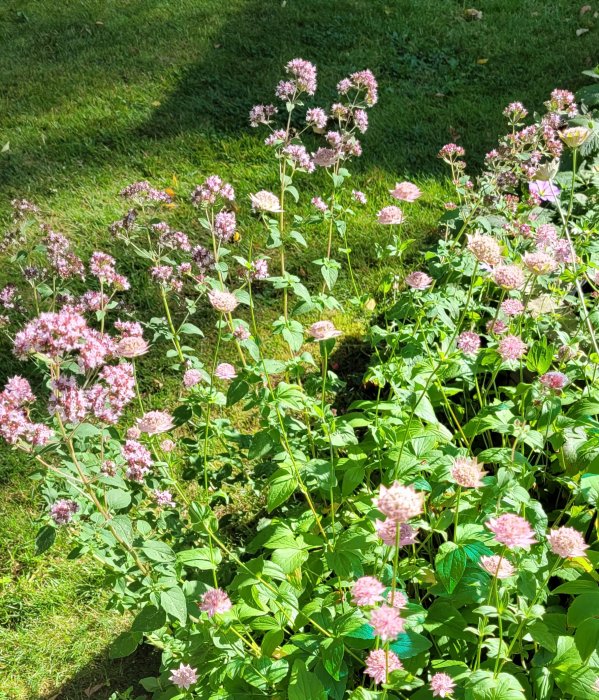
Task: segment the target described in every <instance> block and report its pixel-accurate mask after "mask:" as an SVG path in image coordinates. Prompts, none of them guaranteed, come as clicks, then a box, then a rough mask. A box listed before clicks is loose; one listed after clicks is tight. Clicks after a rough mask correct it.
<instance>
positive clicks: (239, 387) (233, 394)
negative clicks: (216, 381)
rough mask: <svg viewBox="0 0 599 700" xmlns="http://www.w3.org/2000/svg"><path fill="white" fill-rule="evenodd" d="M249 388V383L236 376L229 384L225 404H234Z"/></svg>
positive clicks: (243, 396)
mask: <svg viewBox="0 0 599 700" xmlns="http://www.w3.org/2000/svg"><path fill="white" fill-rule="evenodd" d="M249 390H250V385H249V384H248V383H247V382H246V381H245V379H242V378H241V377H237V378H236V379H234V380H233V381H232V382H231V384H229V390H228V391H227V406H234V405H235V404H236V403H238V402H239V401H241V399H244V398H245V397H246V396H247V395H248V392H249Z"/></svg>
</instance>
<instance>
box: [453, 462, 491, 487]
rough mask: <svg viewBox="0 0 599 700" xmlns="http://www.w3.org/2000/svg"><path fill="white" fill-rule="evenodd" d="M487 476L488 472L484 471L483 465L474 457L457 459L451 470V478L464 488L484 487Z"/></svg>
mask: <svg viewBox="0 0 599 700" xmlns="http://www.w3.org/2000/svg"><path fill="white" fill-rule="evenodd" d="M485 474H487V472H485V471H483V470H482V464H480V463H479V462H478V461H477V460H476V458H472V457H456V458H455V460H454V462H453V466H452V468H451V478H452V479H453V480H454V481H455V482H456V484H458V486H463V487H464V488H470V489H476V488H479V487H480V486H482V485H483V483H482V478H483V476H484V475H485Z"/></svg>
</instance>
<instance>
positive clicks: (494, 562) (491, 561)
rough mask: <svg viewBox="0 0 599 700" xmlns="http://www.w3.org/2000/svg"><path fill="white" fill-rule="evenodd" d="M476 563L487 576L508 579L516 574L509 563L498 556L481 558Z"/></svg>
mask: <svg viewBox="0 0 599 700" xmlns="http://www.w3.org/2000/svg"><path fill="white" fill-rule="evenodd" d="M478 563H479V564H480V566H481V567H482V568H483V569H484V570H485V571H486V572H487V573H488V574H491V576H495V577H496V578H499V579H504V578H510V576H513V575H514V574H515V573H516V570H515V569H514V567H513V566H512V564H511V562H509V561H508V560H507V559H506V558H505V557H500V556H499V555H498V554H492V555H490V556H482V557H481V558H480V560H479V562H478Z"/></svg>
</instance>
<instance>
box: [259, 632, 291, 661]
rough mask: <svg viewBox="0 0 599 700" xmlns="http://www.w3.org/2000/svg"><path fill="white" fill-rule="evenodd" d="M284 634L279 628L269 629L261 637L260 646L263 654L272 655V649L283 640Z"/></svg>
mask: <svg viewBox="0 0 599 700" xmlns="http://www.w3.org/2000/svg"><path fill="white" fill-rule="evenodd" d="M284 637H285V634H284V632H283V630H281V629H274V630H269V631H268V632H267V633H266V634H265V635H264V637H262V643H261V644H260V647H261V649H262V653H263V654H264V656H272V654H273V652H274V650H275V649H276V648H277V647H278V646H279V644H280V643H281V642H282V641H283V638H284Z"/></svg>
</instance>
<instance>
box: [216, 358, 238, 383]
mask: <svg viewBox="0 0 599 700" xmlns="http://www.w3.org/2000/svg"><path fill="white" fill-rule="evenodd" d="M214 376H215V377H216V378H217V379H223V380H225V381H228V380H230V379H235V377H236V376H237V372H236V371H235V367H233V365H231V364H229V363H228V362H221V363H220V364H219V365H217V366H216V369H215V370H214Z"/></svg>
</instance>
